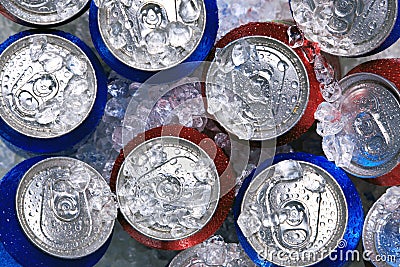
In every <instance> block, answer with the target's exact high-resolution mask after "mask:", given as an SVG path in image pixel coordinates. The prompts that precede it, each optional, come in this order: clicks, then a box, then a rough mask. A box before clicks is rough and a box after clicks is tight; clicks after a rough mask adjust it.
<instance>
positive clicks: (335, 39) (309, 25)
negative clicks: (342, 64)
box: [290, 0, 400, 56]
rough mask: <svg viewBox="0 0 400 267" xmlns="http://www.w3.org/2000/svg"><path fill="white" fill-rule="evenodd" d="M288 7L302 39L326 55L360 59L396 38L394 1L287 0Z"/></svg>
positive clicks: (395, 2)
mask: <svg viewBox="0 0 400 267" xmlns="http://www.w3.org/2000/svg"><path fill="white" fill-rule="evenodd" d="M290 5H291V10H292V14H293V18H294V20H295V21H296V23H297V24H298V26H299V27H300V29H301V30H302V31H303V33H304V35H305V37H306V38H307V39H309V40H312V41H314V42H318V43H319V45H320V47H321V49H322V50H323V51H325V52H327V53H330V54H334V55H338V56H360V55H363V54H367V53H369V52H372V51H374V50H375V51H377V50H378V49H379V50H380V49H382V48H387V47H388V46H390V45H391V44H393V43H394V42H396V41H397V39H398V38H399V32H400V28H399V21H398V12H399V11H398V9H399V3H398V0H388V1H386V0H379V1H375V0H350V1H348V0H335V1H329V2H327V1H313V0H311V1H305V0H291V1H290ZM381 47H382V48H381ZM375 51H374V52H375Z"/></svg>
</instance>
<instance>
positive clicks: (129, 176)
mask: <svg viewBox="0 0 400 267" xmlns="http://www.w3.org/2000/svg"><path fill="white" fill-rule="evenodd" d="M116 193H117V199H118V202H119V203H120V209H121V213H122V215H123V216H124V218H125V219H126V220H127V221H128V222H129V224H130V225H131V226H132V227H133V228H134V229H136V230H137V231H138V232H140V233H142V234H144V235H146V236H148V237H150V238H153V239H156V240H163V241H172V240H180V239H183V238H186V237H188V236H191V235H193V234H194V233H196V232H198V231H200V230H201V229H202V228H203V227H204V226H205V225H206V224H207V223H208V222H209V220H210V219H211V217H212V216H213V214H214V212H215V209H216V207H217V205H218V200H219V195H220V185H219V176H218V173H217V169H216V167H215V165H214V162H213V160H212V159H211V158H210V157H209V156H208V154H207V153H206V152H205V151H203V150H202V149H201V148H200V147H199V146H197V145H196V144H194V143H192V142H190V141H188V140H186V139H183V138H178V137H173V136H171V137H167V136H163V137H158V138H154V139H151V140H148V141H146V142H145V143H142V144H141V145H139V146H137V147H136V148H135V149H133V150H132V151H131V152H130V153H129V155H127V157H126V159H125V161H124V163H123V165H122V167H121V169H120V171H119V174H118V178H117V182H116Z"/></svg>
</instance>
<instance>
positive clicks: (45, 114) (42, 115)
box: [35, 106, 60, 124]
mask: <svg viewBox="0 0 400 267" xmlns="http://www.w3.org/2000/svg"><path fill="white" fill-rule="evenodd" d="M59 114H60V109H59V107H57V106H54V107H47V108H44V109H43V110H41V111H39V112H38V113H36V115H35V119H36V121H37V122H38V123H39V124H49V123H52V122H55V121H56V120H57V118H58V115H59Z"/></svg>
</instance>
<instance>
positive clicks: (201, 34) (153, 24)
mask: <svg viewBox="0 0 400 267" xmlns="http://www.w3.org/2000/svg"><path fill="white" fill-rule="evenodd" d="M100 2H101V1H100ZM98 5H100V7H98V6H97V5H96V3H95V1H93V3H92V5H91V7H90V32H91V35H92V40H93V43H94V45H95V48H96V49H97V51H98V53H99V54H100V56H101V57H102V59H103V60H104V61H105V62H106V63H107V64H108V65H109V66H110V67H111V68H112V69H113V70H115V71H116V72H118V73H119V74H121V75H123V76H125V77H126V78H129V79H131V80H135V81H138V82H143V81H145V80H146V79H148V78H149V77H150V76H152V75H153V74H155V73H156V72H158V71H161V70H171V69H172V70H173V67H175V66H177V65H178V64H180V63H183V62H200V61H203V60H204V59H205V58H206V57H207V55H208V53H209V52H210V50H211V48H212V47H213V45H214V42H215V38H216V35H217V30H218V9H217V4H216V1H215V0H155V1H154V0H153V1H138V0H134V1H131V2H129V3H126V1H125V3H122V1H108V2H104V3H102V2H101V3H100V4H98Z"/></svg>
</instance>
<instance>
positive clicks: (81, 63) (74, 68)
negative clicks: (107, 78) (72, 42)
mask: <svg viewBox="0 0 400 267" xmlns="http://www.w3.org/2000/svg"><path fill="white" fill-rule="evenodd" d="M66 67H67V69H68V70H69V71H71V72H72V73H73V74H75V75H78V76H82V75H84V74H85V73H86V71H87V64H86V62H85V60H84V59H80V58H78V57H76V56H74V55H69V56H68V57H67V59H66Z"/></svg>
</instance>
